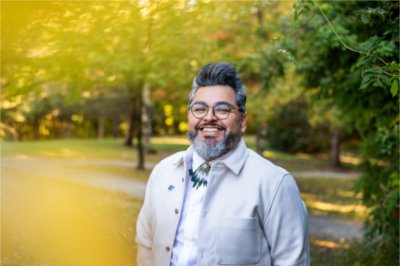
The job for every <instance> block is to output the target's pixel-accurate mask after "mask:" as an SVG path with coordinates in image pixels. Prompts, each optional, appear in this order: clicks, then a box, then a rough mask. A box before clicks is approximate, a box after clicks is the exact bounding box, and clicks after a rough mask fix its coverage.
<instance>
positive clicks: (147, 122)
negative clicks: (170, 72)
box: [142, 83, 153, 154]
mask: <svg viewBox="0 0 400 266" xmlns="http://www.w3.org/2000/svg"><path fill="white" fill-rule="evenodd" d="M142 120H143V131H144V136H145V142H144V153H145V154H147V153H148V152H149V149H150V141H151V134H152V131H153V129H152V124H151V99H150V85H149V84H148V83H146V84H145V85H144V87H143V106H142Z"/></svg>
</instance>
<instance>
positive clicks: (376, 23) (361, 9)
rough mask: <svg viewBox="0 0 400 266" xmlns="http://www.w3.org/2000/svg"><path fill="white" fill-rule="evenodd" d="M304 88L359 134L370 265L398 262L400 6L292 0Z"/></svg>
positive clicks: (297, 52) (392, 4) (396, 4)
mask: <svg viewBox="0 0 400 266" xmlns="http://www.w3.org/2000/svg"><path fill="white" fill-rule="evenodd" d="M295 17H296V20H297V23H298V25H299V27H298V33H297V35H295V36H294V38H296V40H297V41H298V42H299V45H300V47H302V49H299V50H297V51H296V56H297V59H298V60H299V61H300V62H301V68H299V72H301V73H302V74H303V76H304V78H305V86H306V87H308V88H319V91H320V95H321V96H322V97H324V98H327V99H331V100H332V102H333V103H334V104H335V105H336V106H337V107H338V108H340V111H341V114H342V116H341V118H342V121H343V122H345V123H346V124H345V125H346V127H348V128H353V129H356V130H357V131H358V133H359V135H360V136H361V138H362V145H361V155H362V161H363V162H362V163H361V165H360V168H361V170H362V171H363V175H362V177H361V179H360V180H359V182H358V187H357V188H358V190H359V191H361V192H362V195H363V202H364V204H365V205H366V206H367V207H369V209H370V212H369V215H368V219H367V221H366V226H367V227H366V228H367V231H366V233H367V234H366V238H367V240H369V241H368V243H369V245H370V246H371V249H370V252H371V253H370V254H368V255H369V256H370V257H371V260H370V261H369V263H372V264H373V265H394V264H396V263H398V262H399V253H398V250H399V227H398V219H399V172H398V163H399V140H398V136H399V120H398V114H399V92H398V90H399V87H398V84H399V73H400V71H399V70H400V69H399V50H398V47H399V27H398V25H399V5H398V3H397V2H394V1H393V2H392V1H373V2H372V1H370V2H357V1H354V2H340V3H335V2H314V1H297V2H296V4H295Z"/></svg>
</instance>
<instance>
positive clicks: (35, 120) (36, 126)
mask: <svg viewBox="0 0 400 266" xmlns="http://www.w3.org/2000/svg"><path fill="white" fill-rule="evenodd" d="M32 129H33V139H34V140H38V139H39V135H40V134H39V118H37V117H34V118H33V123H32Z"/></svg>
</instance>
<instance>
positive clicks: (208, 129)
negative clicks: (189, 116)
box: [203, 127, 218, 132]
mask: <svg viewBox="0 0 400 266" xmlns="http://www.w3.org/2000/svg"><path fill="white" fill-rule="evenodd" d="M217 130H218V129H216V128H215V127H211V128H210V127H205V128H203V131H206V132H216V131H217Z"/></svg>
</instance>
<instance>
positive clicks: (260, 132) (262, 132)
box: [256, 122, 268, 155]
mask: <svg viewBox="0 0 400 266" xmlns="http://www.w3.org/2000/svg"><path fill="white" fill-rule="evenodd" d="M267 132H268V126H267V123H266V122H260V124H259V126H258V127H257V132H256V151H257V153H258V154H260V155H262V154H263V152H264V151H265V148H266V141H267Z"/></svg>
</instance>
